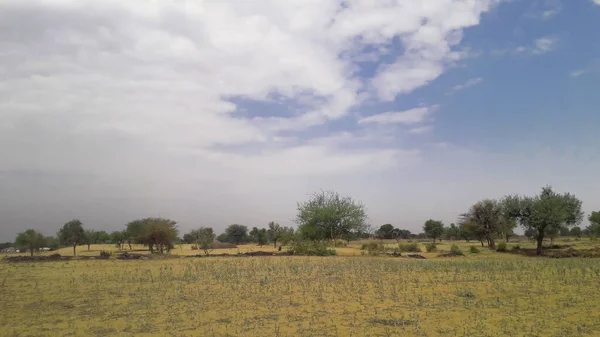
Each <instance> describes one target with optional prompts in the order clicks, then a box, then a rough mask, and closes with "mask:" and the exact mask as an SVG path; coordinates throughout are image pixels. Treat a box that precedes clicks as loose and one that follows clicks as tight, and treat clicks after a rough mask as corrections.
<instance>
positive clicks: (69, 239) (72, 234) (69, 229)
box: [56, 219, 86, 256]
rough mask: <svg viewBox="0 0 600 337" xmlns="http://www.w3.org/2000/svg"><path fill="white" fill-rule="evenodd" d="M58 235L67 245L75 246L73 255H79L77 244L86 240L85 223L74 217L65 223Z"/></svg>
mask: <svg viewBox="0 0 600 337" xmlns="http://www.w3.org/2000/svg"><path fill="white" fill-rule="evenodd" d="M56 236H58V238H59V240H60V241H61V242H62V243H63V244H64V245H65V246H73V256H75V255H77V251H76V248H77V245H81V244H84V243H85V242H86V240H85V231H84V230H83V224H82V223H81V221H80V220H78V219H73V220H71V221H69V222H67V223H66V224H64V225H63V226H62V228H61V229H60V230H59V231H58V233H57V235H56Z"/></svg>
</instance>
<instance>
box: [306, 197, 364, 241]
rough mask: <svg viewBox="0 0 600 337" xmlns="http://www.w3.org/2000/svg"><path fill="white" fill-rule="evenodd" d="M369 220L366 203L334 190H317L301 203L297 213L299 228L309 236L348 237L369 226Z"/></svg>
mask: <svg viewBox="0 0 600 337" xmlns="http://www.w3.org/2000/svg"><path fill="white" fill-rule="evenodd" d="M366 220H367V215H366V212H365V207H364V205H362V204H361V203H358V202H355V201H354V200H353V199H352V198H350V197H342V196H340V195H339V194H338V193H336V192H332V191H322V192H320V193H315V194H313V195H312V197H311V198H310V199H309V200H308V201H306V202H304V203H298V214H297V216H296V223H298V225H299V227H298V231H299V232H300V234H301V236H302V237H303V238H305V239H309V240H332V239H346V240H348V239H349V238H350V237H353V236H354V235H356V234H357V233H360V232H362V231H363V230H364V229H365V228H366Z"/></svg>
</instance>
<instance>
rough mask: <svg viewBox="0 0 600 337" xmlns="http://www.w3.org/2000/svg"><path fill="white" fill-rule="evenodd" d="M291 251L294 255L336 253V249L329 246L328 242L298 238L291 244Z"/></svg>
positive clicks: (327, 254)
mask: <svg viewBox="0 0 600 337" xmlns="http://www.w3.org/2000/svg"><path fill="white" fill-rule="evenodd" d="M289 252H290V253H291V254H293V255H311V256H329V255H336V254H337V253H336V251H335V249H331V248H329V245H328V243H327V242H323V241H308V240H296V241H294V242H292V244H291V245H290V250H289Z"/></svg>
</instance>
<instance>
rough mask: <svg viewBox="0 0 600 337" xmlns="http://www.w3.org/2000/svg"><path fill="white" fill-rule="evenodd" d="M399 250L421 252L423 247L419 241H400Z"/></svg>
mask: <svg viewBox="0 0 600 337" xmlns="http://www.w3.org/2000/svg"><path fill="white" fill-rule="evenodd" d="M398 250H400V251H401V252H413V253H419V252H421V247H420V246H419V243H418V242H409V243H399V244H398Z"/></svg>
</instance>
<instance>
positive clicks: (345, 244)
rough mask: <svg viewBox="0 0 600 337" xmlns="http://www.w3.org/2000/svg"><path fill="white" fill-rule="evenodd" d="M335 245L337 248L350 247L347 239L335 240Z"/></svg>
mask: <svg viewBox="0 0 600 337" xmlns="http://www.w3.org/2000/svg"><path fill="white" fill-rule="evenodd" d="M333 246H334V247H337V248H344V247H348V242H347V241H345V240H334V241H333Z"/></svg>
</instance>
